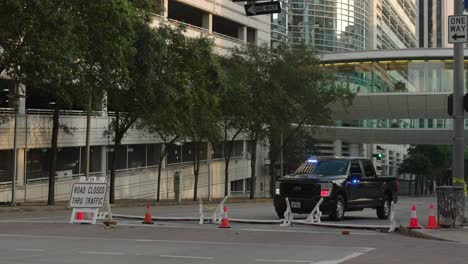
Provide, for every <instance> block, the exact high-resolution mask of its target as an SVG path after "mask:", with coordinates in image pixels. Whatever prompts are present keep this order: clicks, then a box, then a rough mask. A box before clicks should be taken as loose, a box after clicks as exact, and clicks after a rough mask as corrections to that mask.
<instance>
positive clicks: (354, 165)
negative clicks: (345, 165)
mask: <svg viewBox="0 0 468 264" xmlns="http://www.w3.org/2000/svg"><path fill="white" fill-rule="evenodd" d="M349 173H350V174H353V173H360V174H361V175H362V170H361V165H360V164H359V161H357V160H353V161H351V167H350V168H349Z"/></svg>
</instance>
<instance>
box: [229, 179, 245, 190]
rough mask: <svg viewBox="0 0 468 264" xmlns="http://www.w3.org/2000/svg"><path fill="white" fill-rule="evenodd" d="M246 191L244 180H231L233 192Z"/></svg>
mask: <svg viewBox="0 0 468 264" xmlns="http://www.w3.org/2000/svg"><path fill="white" fill-rule="evenodd" d="M242 192H244V180H237V181H231V193H242Z"/></svg>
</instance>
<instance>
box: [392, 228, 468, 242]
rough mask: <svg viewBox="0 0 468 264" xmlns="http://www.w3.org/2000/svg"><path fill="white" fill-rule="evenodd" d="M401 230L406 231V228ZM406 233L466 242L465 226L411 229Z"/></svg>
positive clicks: (467, 233) (467, 235)
mask: <svg viewBox="0 0 468 264" xmlns="http://www.w3.org/2000/svg"><path fill="white" fill-rule="evenodd" d="M401 231H402V232H405V233H406V232H408V230H401ZM406 234H409V235H411V236H415V237H420V238H427V239H435V240H443V241H454V242H460V243H463V244H468V227H466V226H465V227H464V228H440V229H425V228H423V229H413V230H411V231H409V232H408V233H406Z"/></svg>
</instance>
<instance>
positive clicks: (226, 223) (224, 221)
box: [219, 207, 231, 228]
mask: <svg viewBox="0 0 468 264" xmlns="http://www.w3.org/2000/svg"><path fill="white" fill-rule="evenodd" d="M219 228H231V226H230V225H229V218H228V214H227V207H224V212H223V218H222V219H221V225H220V226H219Z"/></svg>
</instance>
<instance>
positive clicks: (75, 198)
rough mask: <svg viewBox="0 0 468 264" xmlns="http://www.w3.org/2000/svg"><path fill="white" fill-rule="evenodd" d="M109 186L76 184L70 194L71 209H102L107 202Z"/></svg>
mask: <svg viewBox="0 0 468 264" xmlns="http://www.w3.org/2000/svg"><path fill="white" fill-rule="evenodd" d="M106 192H107V184H105V183H75V184H73V186H72V190H71V194H70V202H69V205H68V206H69V207H70V208H102V207H103V206H104V202H105V200H106Z"/></svg>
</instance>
